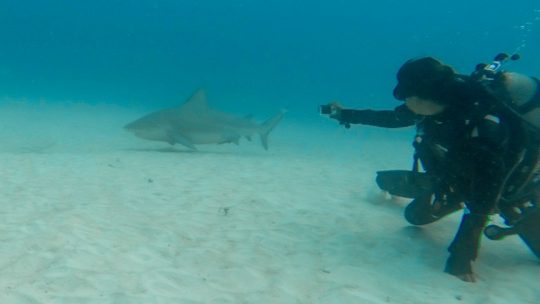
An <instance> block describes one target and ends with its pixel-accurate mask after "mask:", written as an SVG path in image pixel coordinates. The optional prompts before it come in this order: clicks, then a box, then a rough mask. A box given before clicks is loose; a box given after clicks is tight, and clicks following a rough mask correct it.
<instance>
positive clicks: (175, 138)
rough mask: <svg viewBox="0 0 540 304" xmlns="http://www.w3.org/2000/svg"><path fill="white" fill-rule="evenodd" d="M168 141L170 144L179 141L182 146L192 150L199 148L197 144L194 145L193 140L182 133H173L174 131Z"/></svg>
mask: <svg viewBox="0 0 540 304" xmlns="http://www.w3.org/2000/svg"><path fill="white" fill-rule="evenodd" d="M168 142H169V143H170V144H172V145H174V144H175V143H179V144H181V145H182V146H186V147H188V148H190V149H191V150H197V147H195V145H193V143H192V142H191V140H189V139H188V138H186V137H185V136H182V135H181V134H172V133H171V134H169V140H168Z"/></svg>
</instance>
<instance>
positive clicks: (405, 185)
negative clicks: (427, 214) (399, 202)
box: [375, 170, 435, 198]
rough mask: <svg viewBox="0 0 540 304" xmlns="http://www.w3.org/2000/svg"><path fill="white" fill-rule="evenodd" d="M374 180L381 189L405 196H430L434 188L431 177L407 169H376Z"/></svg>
mask: <svg viewBox="0 0 540 304" xmlns="http://www.w3.org/2000/svg"><path fill="white" fill-rule="evenodd" d="M375 181H376V182H377V185H378V186H379V188H381V189H382V190H384V191H388V193H390V194H392V195H397V196H402V197H407V198H417V197H425V196H430V195H431V194H433V192H434V188H435V185H434V182H433V180H432V178H431V177H430V176H429V175H427V174H426V173H422V172H415V171H407V170H386V171H378V172H377V178H376V180H375Z"/></svg>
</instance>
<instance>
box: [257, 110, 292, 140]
mask: <svg viewBox="0 0 540 304" xmlns="http://www.w3.org/2000/svg"><path fill="white" fill-rule="evenodd" d="M285 112H286V111H284V110H281V112H279V114H277V115H276V116H274V117H272V118H270V119H268V120H267V121H265V122H263V123H262V125H261V131H260V134H259V135H260V136H261V143H262V145H263V148H264V149H265V150H268V134H270V132H271V131H272V130H273V129H274V128H275V127H276V126H277V124H278V123H279V122H280V121H281V119H283V115H284V114H285Z"/></svg>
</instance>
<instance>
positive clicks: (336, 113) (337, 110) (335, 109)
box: [328, 101, 351, 129]
mask: <svg viewBox="0 0 540 304" xmlns="http://www.w3.org/2000/svg"><path fill="white" fill-rule="evenodd" d="M328 106H329V107H330V114H329V115H328V116H329V117H330V118H332V119H335V120H337V121H339V124H340V125H344V126H345V128H347V129H348V128H350V127H351V124H350V123H349V122H348V121H345V120H344V119H343V115H341V114H342V112H343V106H342V105H341V104H340V103H339V102H337V101H333V102H331V103H329V104H328Z"/></svg>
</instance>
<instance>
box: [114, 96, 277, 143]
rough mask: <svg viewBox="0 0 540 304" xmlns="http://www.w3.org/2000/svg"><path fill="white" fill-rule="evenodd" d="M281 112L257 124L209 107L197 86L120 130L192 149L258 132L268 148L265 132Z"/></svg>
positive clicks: (236, 139)
mask: <svg viewBox="0 0 540 304" xmlns="http://www.w3.org/2000/svg"><path fill="white" fill-rule="evenodd" d="M283 115H284V111H281V112H280V113H278V114H277V115H276V116H274V117H273V118H270V119H268V120H267V121H265V122H263V123H262V124H258V123H256V122H254V121H253V120H252V119H251V117H249V116H248V117H237V116H233V115H230V114H227V113H223V112H220V111H217V110H214V109H211V108H210V107H209V106H208V103H207V101H206V94H205V92H204V91H203V90H201V89H199V90H197V91H196V92H195V93H194V94H193V95H192V96H191V97H190V98H188V99H187V101H185V102H184V103H183V104H181V105H180V106H178V107H174V108H169V109H163V110H158V111H156V112H152V113H150V114H148V115H145V116H143V117H141V118H139V119H137V120H135V121H133V122H131V123H129V124H127V125H126V126H125V127H124V129H126V130H127V131H129V132H131V133H133V134H134V135H135V136H137V137H139V138H143V139H147V140H153V141H163V142H167V143H169V144H171V145H174V144H181V145H184V146H186V147H188V148H190V149H192V150H197V148H196V146H195V145H200V144H223V143H236V144H238V143H239V140H240V138H242V137H245V138H247V139H248V140H251V136H252V135H254V134H259V136H260V138H261V143H262V146H263V148H264V149H265V150H268V134H269V133H270V132H271V131H272V130H273V129H274V127H275V126H276V125H277V124H278V123H279V122H280V121H281V119H282V118H283Z"/></svg>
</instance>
